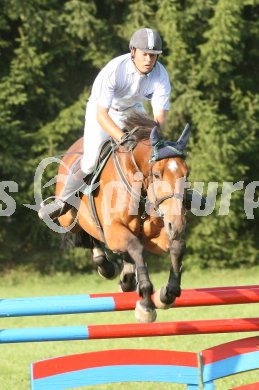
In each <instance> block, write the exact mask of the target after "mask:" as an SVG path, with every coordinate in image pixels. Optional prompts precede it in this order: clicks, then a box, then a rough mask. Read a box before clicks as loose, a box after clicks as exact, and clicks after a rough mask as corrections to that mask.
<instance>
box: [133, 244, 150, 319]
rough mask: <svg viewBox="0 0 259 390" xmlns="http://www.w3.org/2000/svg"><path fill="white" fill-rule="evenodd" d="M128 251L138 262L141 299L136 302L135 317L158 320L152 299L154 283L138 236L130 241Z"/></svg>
mask: <svg viewBox="0 0 259 390" xmlns="http://www.w3.org/2000/svg"><path fill="white" fill-rule="evenodd" d="M127 251H128V253H129V255H130V256H131V258H132V259H133V260H134V262H135V264H136V278H137V286H138V293H139V295H140V296H141V300H140V301H138V302H137V304H136V308H135V317H136V318H137V320H138V321H140V322H153V321H155V320H156V311H155V305H154V303H153V301H152V299H151V295H152V294H153V285H152V283H151V281H150V279H149V274H148V269H147V266H146V264H145V262H144V258H143V245H142V244H141V243H140V241H139V240H138V238H137V237H134V238H131V240H130V241H129V242H128V244H127Z"/></svg>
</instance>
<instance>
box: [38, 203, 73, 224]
mask: <svg viewBox="0 0 259 390" xmlns="http://www.w3.org/2000/svg"><path fill="white" fill-rule="evenodd" d="M70 207H71V206H70V205H69V204H67V203H66V202H64V201H63V200H61V199H56V200H55V201H54V202H52V203H49V204H47V205H43V207H42V208H41V209H40V210H39V211H38V216H39V218H40V219H42V220H44V219H46V218H47V217H49V218H51V219H52V220H54V219H56V218H58V217H60V216H61V215H63V214H65V213H66V212H67V211H68V210H69V209H70Z"/></svg>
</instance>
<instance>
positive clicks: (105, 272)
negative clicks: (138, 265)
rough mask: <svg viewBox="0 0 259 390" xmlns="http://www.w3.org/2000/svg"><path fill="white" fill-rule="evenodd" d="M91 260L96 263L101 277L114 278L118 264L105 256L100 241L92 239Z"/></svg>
mask: <svg viewBox="0 0 259 390" xmlns="http://www.w3.org/2000/svg"><path fill="white" fill-rule="evenodd" d="M92 253H93V261H94V263H95V264H96V265H97V270H98V273H99V275H100V276H101V277H102V278H103V279H114V278H116V276H117V275H118V274H119V272H120V268H119V266H118V264H117V263H116V262H114V261H111V260H109V259H108V258H107V255H106V253H105V252H104V250H103V249H102V246H101V245H100V243H98V242H97V241H96V240H94V244H93V250H92Z"/></svg>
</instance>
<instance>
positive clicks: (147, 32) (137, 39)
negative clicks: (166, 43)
mask: <svg viewBox="0 0 259 390" xmlns="http://www.w3.org/2000/svg"><path fill="white" fill-rule="evenodd" d="M129 48H130V50H132V49H140V50H141V51H143V52H144V53H151V54H161V53H162V51H163V48H162V39H161V37H160V35H159V33H158V32H157V31H155V30H152V29H151V28H141V29H140V30H137V31H135V32H134V34H133V35H132V37H131V39H130V43H129Z"/></svg>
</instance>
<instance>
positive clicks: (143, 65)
mask: <svg viewBox="0 0 259 390" xmlns="http://www.w3.org/2000/svg"><path fill="white" fill-rule="evenodd" d="M157 57H158V55H157V54H151V53H145V52H143V51H141V50H140V49H135V50H134V52H133V53H132V58H133V60H134V62H135V65H136V67H137V70H139V71H140V72H141V73H149V72H151V70H152V69H153V67H154V65H155V63H156V60H157Z"/></svg>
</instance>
